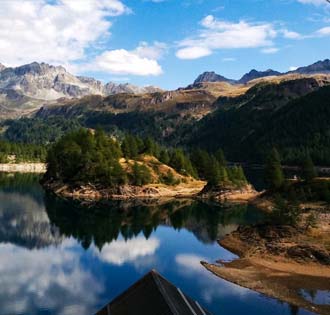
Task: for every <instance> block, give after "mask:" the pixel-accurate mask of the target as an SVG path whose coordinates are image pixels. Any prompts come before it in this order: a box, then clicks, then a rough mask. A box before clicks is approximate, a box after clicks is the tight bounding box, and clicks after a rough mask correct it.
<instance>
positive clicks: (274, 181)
mask: <svg viewBox="0 0 330 315" xmlns="http://www.w3.org/2000/svg"><path fill="white" fill-rule="evenodd" d="M265 181H266V183H267V184H268V188H269V189H272V190H277V189H279V188H281V187H282V185H283V183H284V174H283V171H282V167H281V160H280V155H279V153H278V151H277V150H276V149H275V148H273V149H272V151H271V152H270V154H269V156H268V158H267V160H266V165H265Z"/></svg>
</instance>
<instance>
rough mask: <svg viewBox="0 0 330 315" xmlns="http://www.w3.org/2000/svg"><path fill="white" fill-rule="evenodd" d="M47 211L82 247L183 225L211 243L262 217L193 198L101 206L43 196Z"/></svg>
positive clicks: (243, 207) (238, 207)
mask: <svg viewBox="0 0 330 315" xmlns="http://www.w3.org/2000/svg"><path fill="white" fill-rule="evenodd" d="M45 204H46V211H47V213H48V216H49V218H50V220H51V222H52V223H53V224H54V225H56V226H57V227H58V228H59V230H60V233H61V234H64V235H65V236H67V237H70V236H73V237H74V238H76V239H78V240H79V241H80V242H81V244H82V246H83V247H84V248H86V249H87V248H89V246H90V245H91V244H92V243H95V244H96V246H97V247H99V248H102V247H103V245H104V244H105V243H110V242H111V241H113V240H116V239H117V238H118V236H119V235H120V234H121V235H122V236H123V238H124V239H126V240H127V239H131V238H133V237H136V236H137V235H139V234H140V233H141V232H142V233H143V234H144V236H145V237H146V238H149V236H150V235H151V233H152V232H153V231H155V230H156V229H157V227H158V226H160V225H161V226H172V227H173V228H175V229H182V228H185V229H187V230H189V231H191V232H192V233H194V235H195V236H196V237H197V238H198V239H199V240H200V241H202V242H204V243H211V242H213V241H215V240H217V239H219V238H221V237H223V236H224V235H226V234H227V233H230V232H231V231H233V230H235V229H236V228H237V226H238V225H242V224H248V223H255V222H256V221H258V220H261V219H262V217H261V214H260V212H258V211H256V210H255V209H251V208H249V207H248V206H247V205H236V206H232V207H224V206H219V205H208V204H205V203H201V202H197V201H192V200H176V201H171V202H166V203H157V202H156V203H154V202H148V203H143V202H139V201H138V202H135V203H133V204H132V203H127V202H119V201H117V202H107V204H103V205H102V206H100V205H99V206H94V207H89V208H86V207H80V206H79V205H77V204H74V203H73V202H68V201H64V200H60V199H57V198H55V197H53V196H49V195H47V196H46V199H45Z"/></svg>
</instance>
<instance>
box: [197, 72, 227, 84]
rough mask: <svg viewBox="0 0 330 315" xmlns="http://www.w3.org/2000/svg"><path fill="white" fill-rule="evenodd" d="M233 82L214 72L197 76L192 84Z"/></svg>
mask: <svg viewBox="0 0 330 315" xmlns="http://www.w3.org/2000/svg"><path fill="white" fill-rule="evenodd" d="M232 81H233V80H230V79H227V78H226V77H224V76H222V75H220V74H217V73H215V72H214V71H206V72H204V73H202V74H201V75H199V76H198V77H197V79H196V80H195V82H194V84H199V83H202V82H232Z"/></svg>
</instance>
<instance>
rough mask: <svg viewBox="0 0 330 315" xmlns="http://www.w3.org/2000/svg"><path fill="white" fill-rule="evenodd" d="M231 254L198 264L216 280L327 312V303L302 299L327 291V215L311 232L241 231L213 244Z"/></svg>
mask: <svg viewBox="0 0 330 315" xmlns="http://www.w3.org/2000/svg"><path fill="white" fill-rule="evenodd" d="M219 244H220V246H222V247H224V248H226V249H228V250H229V251H231V252H233V253H234V254H237V255H238V256H239V258H238V259H236V260H233V261H231V262H223V261H219V262H218V263H217V264H209V263H207V262H201V263H202V265H203V266H204V267H205V268H206V269H207V270H209V271H210V272H212V273H213V274H215V275H217V276H218V277H220V278H222V279H224V280H226V281H229V282H232V283H234V284H237V285H239V286H242V287H245V288H248V289H252V290H254V291H256V292H259V293H261V294H264V295H266V296H269V297H272V298H276V299H278V300H281V301H284V302H287V303H289V304H291V305H294V306H296V307H301V308H304V309H306V310H309V311H312V312H314V313H317V314H322V315H328V314H330V304H323V305H320V304H317V303H316V302H313V300H312V299H306V298H304V296H303V295H302V290H304V292H312V293H313V292H314V293H316V292H317V291H319V290H321V291H330V213H323V214H322V215H321V216H320V218H319V220H318V225H317V227H316V228H313V229H310V230H308V231H305V230H303V229H302V228H293V227H289V226H265V225H263V226H254V227H241V228H239V229H238V230H237V231H235V232H233V233H231V234H229V235H228V236H227V237H225V238H224V239H223V240H221V241H219Z"/></svg>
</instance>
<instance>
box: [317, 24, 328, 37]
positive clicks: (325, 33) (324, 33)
mask: <svg viewBox="0 0 330 315" xmlns="http://www.w3.org/2000/svg"><path fill="white" fill-rule="evenodd" d="M316 34H317V35H319V36H329V35H330V26H326V27H323V28H321V29H319V30H318V31H317V32H316Z"/></svg>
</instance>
